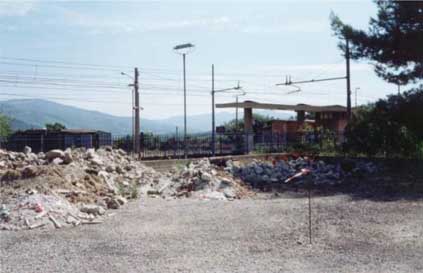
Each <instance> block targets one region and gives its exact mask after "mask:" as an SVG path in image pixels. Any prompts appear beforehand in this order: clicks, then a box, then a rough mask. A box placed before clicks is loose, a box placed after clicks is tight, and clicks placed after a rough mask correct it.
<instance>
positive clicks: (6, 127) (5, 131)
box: [0, 114, 12, 137]
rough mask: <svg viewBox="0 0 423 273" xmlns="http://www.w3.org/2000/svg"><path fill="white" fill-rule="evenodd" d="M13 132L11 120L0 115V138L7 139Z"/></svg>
mask: <svg viewBox="0 0 423 273" xmlns="http://www.w3.org/2000/svg"><path fill="white" fill-rule="evenodd" d="M11 132H12V129H11V127H10V119H9V118H8V117H7V116H5V115H2V114H0V137H7V136H8V135H10V133H11Z"/></svg>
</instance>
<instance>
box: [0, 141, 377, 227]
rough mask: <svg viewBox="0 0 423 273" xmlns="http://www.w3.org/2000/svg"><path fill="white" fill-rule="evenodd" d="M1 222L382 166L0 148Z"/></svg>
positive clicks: (85, 213)
mask: <svg viewBox="0 0 423 273" xmlns="http://www.w3.org/2000/svg"><path fill="white" fill-rule="evenodd" d="M0 166H1V168H0V230H1V229H7V230H20V229H35V228H41V227H43V228H62V227H66V226H77V225H80V224H98V223H101V222H103V221H104V218H105V217H106V216H107V215H108V213H107V210H111V209H119V208H121V207H122V206H124V205H125V204H126V203H127V201H128V200H130V199H136V198H138V197H139V196H141V198H164V199H168V198H196V199H200V200H235V199H241V198H245V197H249V196H252V195H254V191H253V190H252V187H256V186H258V185H263V184H268V183H283V182H284V181H287V179H288V180H289V178H290V177H293V176H294V177H296V178H295V182H296V183H301V182H302V180H303V178H302V177H303V176H302V175H297V176H295V175H296V174H297V173H299V172H300V171H301V170H302V169H303V170H305V169H307V170H309V171H310V175H308V176H307V177H311V178H312V182H313V183H314V184H315V185H319V184H328V185H335V184H338V183H342V181H343V180H344V179H345V178H347V177H349V176H354V175H367V174H370V173H374V172H376V171H377V170H378V167H377V166H376V165H374V164H372V163H368V162H364V161H357V162H349V163H348V164H345V163H336V164H328V163H325V162H323V161H316V160H312V159H309V158H301V157H300V158H296V159H290V160H279V161H273V162H269V161H256V160H254V161H252V162H249V163H247V164H241V163H240V162H233V161H231V160H228V161H227V162H226V167H218V166H216V165H213V164H211V163H210V161H209V160H208V159H201V160H197V161H193V162H191V163H189V164H187V165H186V166H177V167H174V168H172V169H171V170H169V171H168V172H167V173H159V172H156V171H154V170H153V169H152V168H149V167H146V166H145V165H144V164H142V163H141V162H140V161H138V160H136V159H134V158H133V157H131V156H130V155H128V154H126V152H125V151H123V150H119V149H118V150H114V149H112V148H110V147H106V148H102V149H99V150H94V149H88V150H87V149H84V148H78V149H67V150H65V151H61V150H52V151H48V152H46V153H38V154H34V153H32V150H31V148H29V147H27V148H25V149H24V152H23V153H17V152H9V151H4V150H1V149H0Z"/></svg>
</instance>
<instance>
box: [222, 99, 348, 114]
mask: <svg viewBox="0 0 423 273" xmlns="http://www.w3.org/2000/svg"><path fill="white" fill-rule="evenodd" d="M237 106H238V108H244V109H245V108H254V109H266V110H291V111H305V112H346V111H347V108H346V107H344V106H342V105H325V106H316V105H308V104H297V105H288V104H273V103H259V102H255V101H244V102H239V103H238V104H237V103H236V102H231V103H218V104H216V108H236V107H237Z"/></svg>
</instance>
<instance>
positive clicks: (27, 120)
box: [0, 99, 291, 135]
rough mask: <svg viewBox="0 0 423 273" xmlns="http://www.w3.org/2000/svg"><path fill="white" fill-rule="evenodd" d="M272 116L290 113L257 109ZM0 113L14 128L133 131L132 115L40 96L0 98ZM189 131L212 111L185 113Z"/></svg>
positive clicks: (166, 129)
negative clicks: (56, 125) (49, 125)
mask: <svg viewBox="0 0 423 273" xmlns="http://www.w3.org/2000/svg"><path fill="white" fill-rule="evenodd" d="M256 112H258V113H260V114H264V115H270V116H273V117H274V118H280V119H288V118H289V117H290V116H291V115H289V114H287V113H284V112H271V113H269V112H265V111H256ZM0 113H2V114H4V115H6V116H8V117H10V118H11V120H12V122H11V126H12V129H13V130H25V129H30V128H43V127H45V124H46V123H54V122H59V123H62V124H64V125H65V126H66V127H67V128H79V129H97V130H103V131H107V132H111V133H112V134H113V135H126V134H129V133H131V131H132V125H131V124H132V121H131V117H118V116H113V115H110V114H107V113H102V112H99V111H91V110H85V109H81V108H78V107H74V106H68V105H64V104H60V103H57V102H53V101H48V100H42V99H17V100H5V101H0ZM240 116H241V117H242V110H241V111H240ZM234 118H235V114H234V113H229V112H217V113H216V124H217V125H220V124H223V123H225V122H228V121H230V120H232V119H234ZM187 120H188V131H189V132H192V133H199V132H207V131H210V125H211V115H210V114H198V115H190V116H187ZM177 126H178V127H179V128H180V130H181V129H182V128H183V116H174V117H170V118H166V119H157V120H152V119H144V118H142V119H141V128H142V131H145V132H153V133H157V134H166V133H173V132H175V130H176V127H177Z"/></svg>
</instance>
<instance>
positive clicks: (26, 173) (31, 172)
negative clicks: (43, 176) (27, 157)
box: [21, 165, 38, 178]
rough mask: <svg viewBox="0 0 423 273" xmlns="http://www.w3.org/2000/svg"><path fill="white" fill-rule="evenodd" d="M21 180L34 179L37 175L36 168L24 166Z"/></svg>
mask: <svg viewBox="0 0 423 273" xmlns="http://www.w3.org/2000/svg"><path fill="white" fill-rule="evenodd" d="M21 174H22V178H31V177H35V176H37V174H38V168H37V167H35V166H32V165H29V166H26V167H25V168H23V169H22V173H21Z"/></svg>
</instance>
